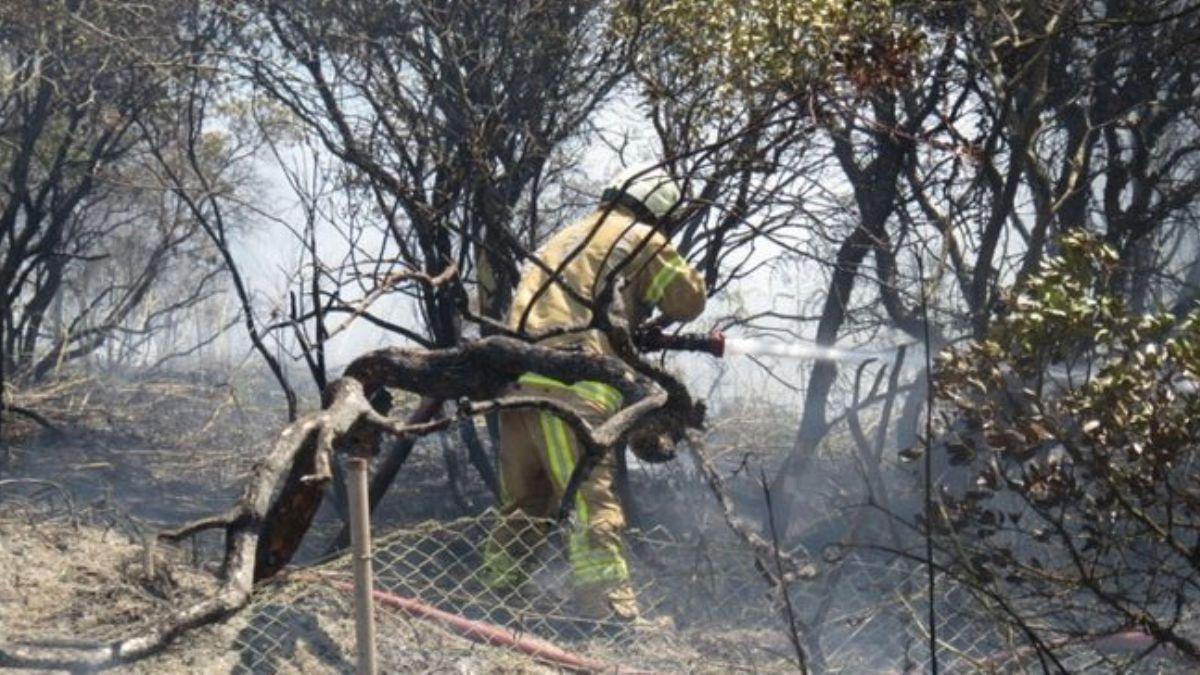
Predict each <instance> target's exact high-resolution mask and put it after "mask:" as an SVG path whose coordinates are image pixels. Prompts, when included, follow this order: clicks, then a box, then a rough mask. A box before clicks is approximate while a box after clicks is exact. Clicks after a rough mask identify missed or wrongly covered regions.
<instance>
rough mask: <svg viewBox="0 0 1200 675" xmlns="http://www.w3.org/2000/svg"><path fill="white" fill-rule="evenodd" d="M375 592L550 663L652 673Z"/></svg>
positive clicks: (342, 585)
mask: <svg viewBox="0 0 1200 675" xmlns="http://www.w3.org/2000/svg"><path fill="white" fill-rule="evenodd" d="M292 578H293V579H302V580H307V581H320V582H322V583H325V584H328V585H330V586H332V587H333V588H336V589H338V590H340V591H345V592H347V593H353V592H354V585H353V584H351V583H348V582H345V581H337V580H334V579H327V578H324V577H319V576H310V575H307V574H304V575H301V574H297V575H293V577H292ZM371 594H372V595H373V596H374V598H375V601H376V602H378V603H380V604H382V605H386V606H388V607H394V608H396V609H400V610H403V611H405V612H407V613H408V614H410V615H412V616H415V617H417V618H420V619H427V620H429V621H433V622H435V623H439V624H441V625H443V626H445V627H447V628H449V629H451V630H453V631H454V632H456V633H458V634H459V635H462V636H463V637H466V638H469V639H471V640H475V641H476V642H482V643H484V644H488V645H493V646H497V647H507V648H509V649H514V650H516V651H519V652H521V653H523V654H526V655H528V656H530V657H532V658H534V659H536V660H538V661H541V662H543V663H546V664H549V665H553V666H558V667H560V668H567V669H569V670H574V671H577V672H585V673H617V674H620V675H648V673H649V671H644V670H635V669H632V668H624V667H621V666H618V665H614V664H609V663H604V662H603V661H597V660H594V659H589V658H587V657H584V656H580V655H578V654H573V653H571V652H568V651H567V650H565V649H562V648H561V647H558V646H556V645H553V644H551V643H549V642H547V641H545V640H542V639H540V638H536V637H533V636H528V635H525V636H522V635H514V634H513V633H512V632H511V631H509V630H506V629H504V628H501V627H499V626H496V625H493V624H489V623H484V622H482V621H473V620H471V619H468V618H466V617H465V616H459V615H458V614H453V613H451V612H447V611H444V610H440V609H438V608H436V607H431V606H429V605H427V604H425V603H423V602H421V601H420V600H414V599H412V598H404V597H401V596H398V595H394V594H392V593H388V592H386V591H380V590H375V591H372V592H371Z"/></svg>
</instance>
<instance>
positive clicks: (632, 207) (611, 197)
mask: <svg viewBox="0 0 1200 675" xmlns="http://www.w3.org/2000/svg"><path fill="white" fill-rule="evenodd" d="M609 204H612V205H615V206H619V207H621V208H623V209H625V210H627V211H629V212H630V213H632V214H633V215H634V217H635V218H637V219H638V220H640V221H642V222H644V223H646V224H647V225H653V226H654V227H659V226H660V225H661V224H662V222H661V221H660V219H659V217H658V216H656V215H654V212H653V211H651V210H650V209H649V208H647V207H646V205H645V204H643V203H641V202H640V201H638V200H637V199H635V198H634V197H631V196H630V195H629V194H628V193H626V192H622V191H621V190H618V189H616V188H605V190H604V193H603V194H601V195H600V205H601V206H608V205H609Z"/></svg>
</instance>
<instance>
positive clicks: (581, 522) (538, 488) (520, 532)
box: [483, 373, 638, 619]
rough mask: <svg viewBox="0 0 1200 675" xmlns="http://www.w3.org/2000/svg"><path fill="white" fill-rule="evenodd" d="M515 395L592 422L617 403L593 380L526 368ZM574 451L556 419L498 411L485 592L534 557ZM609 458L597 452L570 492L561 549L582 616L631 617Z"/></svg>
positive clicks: (519, 578) (519, 572) (571, 437)
mask: <svg viewBox="0 0 1200 675" xmlns="http://www.w3.org/2000/svg"><path fill="white" fill-rule="evenodd" d="M511 393H512V394H514V395H518V396H538V397H543V398H549V399H553V400H555V401H557V402H559V403H562V404H565V405H567V406H569V407H570V408H571V409H572V410H575V411H576V412H578V413H579V414H580V415H581V416H583V417H584V419H586V420H587V421H588V423H589V424H591V425H593V426H596V425H598V424H600V423H601V422H603V421H604V420H605V419H607V418H608V416H609V415H611V414H613V412H615V411H616V410H617V409H619V408H620V405H621V396H620V394H619V393H618V392H617V391H616V390H615V389H613V388H611V387H609V386H607V385H605V384H602V383H599V382H577V383H575V384H572V385H567V384H565V383H562V382H559V381H557V380H553V379H550V378H547V377H542V376H540V375H536V374H533V373H527V374H526V375H523V376H522V377H521V378H520V379H519V380H518V383H517V384H516V385H515V391H513V392H511ZM581 452H582V448H581V446H580V445H579V443H578V442H577V440H576V438H575V434H574V433H573V432H572V431H571V429H570V427H569V426H567V424H566V423H565V422H563V421H562V420H561V419H560V418H558V417H556V416H555V415H553V414H551V413H548V412H544V411H540V410H515V411H506V412H504V413H502V414H501V415H500V491H501V495H500V497H501V513H502V514H503V516H504V519H503V520H502V521H501V523H500V524H499V525H498V526H497V527H496V529H495V530H494V531H493V532H492V536H491V538H490V539H489V541H488V543H487V546H486V548H485V550H484V565H483V567H484V569H483V572H484V575H485V579H486V581H487V583H488V585H489V586H491V587H492V588H493V589H497V590H499V589H503V588H512V587H516V586H518V585H520V584H521V583H523V582H524V581H525V580H526V570H525V569H524V563H525V562H526V561H527V560H529V559H531V558H532V557H533V556H534V555H536V551H537V548H538V546H539V545H540V543H541V540H542V539H543V538H544V536H545V526H546V523H547V521H546V520H545V519H548V518H553V517H554V516H555V515H556V512H557V510H558V506H559V504H560V503H561V501H562V497H563V494H564V492H565V490H566V487H567V482H568V481H569V480H570V478H571V472H572V471H574V469H575V463H576V461H578V459H579V456H580V454H581ZM613 472H614V460H613V457H611V456H609V457H605V458H604V459H603V460H601V461H600V463H599V464H598V465H597V466H596V467H595V468H594V469H593V470H592V472H591V474H590V475H589V476H588V479H587V480H586V481H585V482H584V483H583V485H582V486H581V487H580V489H579V491H578V492H576V494H575V503H574V504H573V508H574V514H575V524H574V525H573V526H572V528H571V531H570V533H569V534H568V541H567V548H568V551H567V553H568V557H569V560H570V563H571V571H572V580H573V581H574V586H575V595H576V599H577V602H578V603H579V605H580V609H581V610H582V611H583V612H584V614H586V615H587V616H589V617H592V618H597V619H600V618H605V617H608V616H612V615H616V616H617V617H620V618H625V619H632V618H634V617H636V616H637V612H638V609H637V600H636V598H635V596H634V593H633V588H632V586H631V584H630V582H629V568H628V566H627V564H626V562H625V557H624V555H623V553H622V549H621V531H622V530H623V529H624V528H625V515H624V513H623V512H622V511H621V505H620V503H619V502H618V501H617V498H616V495H615V493H614V492H613Z"/></svg>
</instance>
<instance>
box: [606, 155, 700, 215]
mask: <svg viewBox="0 0 1200 675" xmlns="http://www.w3.org/2000/svg"><path fill="white" fill-rule="evenodd" d="M622 197H624V198H626V199H632V200H633V201H634V202H636V203H638V204H640V205H641V206H643V207H645V209H646V210H648V211H649V212H650V213H651V214H652V215H653V216H654V218H655V219H658V218H662V217H663V216H665V215H667V214H668V213H671V211H672V209H674V208H675V207H676V206H677V205H678V204H679V202H680V200H681V199H682V198H683V191H682V190H680V189H679V183H676V182H675V179H673V178H671V176H670V175H668V174H667V172H666V171H664V170H663V169H662V167H661V166H659V165H658V164H635V165H634V166H630V167H627V168H626V169H624V170H622V171H621V172H620V173H618V174H617V175H616V176H614V177H613V179H612V180H610V181H609V182H608V185H607V186H606V188H605V190H604V195H603V196H602V197H601V201H603V202H605V203H608V202H617V203H620V202H621V201H622Z"/></svg>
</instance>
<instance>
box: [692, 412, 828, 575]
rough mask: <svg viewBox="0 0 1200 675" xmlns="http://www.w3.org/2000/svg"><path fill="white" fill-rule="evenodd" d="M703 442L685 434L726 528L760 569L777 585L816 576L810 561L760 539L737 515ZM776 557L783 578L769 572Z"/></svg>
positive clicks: (696, 436)
mask: <svg viewBox="0 0 1200 675" xmlns="http://www.w3.org/2000/svg"><path fill="white" fill-rule="evenodd" d="M703 444H704V442H703V441H702V440H701V439H700V438H699V436H698V434H689V435H688V443H687V447H688V450H689V451H691V453H692V458H693V459H694V460H695V462H696V467H697V468H698V469H699V470H700V473H701V474H703V476H704V480H705V482H707V483H708V487H709V489H710V490H711V491H712V493H713V495H714V496H715V497H716V498H717V503H718V504H719V505H720V506H721V513H722V514H723V515H724V516H725V522H726V523H727V524H728V525H729V529H731V530H733V532H734V534H736V535H737V536H738V537H739V538H740V539H741V540H742V541H743V542H745V544H746V545H747V546H749V547H750V550H751V551H752V552H753V553H754V557H755V558H756V559H757V560H758V562H759V567H760V569H761V570H762V571H763V572H764V573H765V574H767V575H768V576H770V577H771V581H772V582H773V583H776V584H780V583H786V582H789V581H792V580H796V579H813V578H815V577H816V576H817V568H816V567H815V566H813V564H812V563H810V562H807V561H803V560H799V559H797V558H796V556H795V555H793V554H792V553H789V552H785V551H780V550H778V549H777V548H776V547H774V546H772V545H771V543H770V542H768V541H767V540H765V539H763V538H762V536H761V535H759V533H758V532H756V531H755V530H754V528H753V527H751V526H750V524H749V523H747V522H746V521H745V520H744V519H742V517H741V516H739V515H737V510H736V507H735V506H734V504H733V500H732V499H730V498H729V491H728V490H727V489H726V487H725V479H724V478H722V477H721V474H720V473H719V472H718V471H717V468H716V467H715V466H713V464H712V460H710V459H709V458H708V457H707V456H706V455H705V454H704V451H703V450H702V446H703ZM777 556H778V562H779V563H780V564H781V565H782V566H783V567H784V568H785V569H786V571H785V572H784V578H782V579H780V578H777V577H776V575H775V574H773V573H771V571H770V569H771V567H774V566H775V565H774V564H773V562H774V561H776V557H777Z"/></svg>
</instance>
